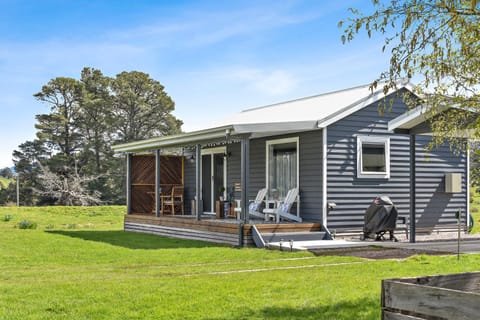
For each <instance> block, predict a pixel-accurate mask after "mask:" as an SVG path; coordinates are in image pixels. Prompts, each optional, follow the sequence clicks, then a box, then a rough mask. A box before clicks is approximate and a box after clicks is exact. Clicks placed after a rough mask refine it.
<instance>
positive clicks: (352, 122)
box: [327, 99, 410, 229]
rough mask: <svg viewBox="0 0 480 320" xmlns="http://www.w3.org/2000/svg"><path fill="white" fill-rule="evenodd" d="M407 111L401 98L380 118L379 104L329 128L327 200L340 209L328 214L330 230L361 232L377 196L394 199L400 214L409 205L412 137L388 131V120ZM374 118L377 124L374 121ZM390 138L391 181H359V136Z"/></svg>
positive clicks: (404, 212)
mask: <svg viewBox="0 0 480 320" xmlns="http://www.w3.org/2000/svg"><path fill="white" fill-rule="evenodd" d="M406 110H407V108H406V106H405V105H404V104H403V102H402V101H401V99H397V100H395V102H394V104H393V108H392V111H391V112H390V113H385V114H384V116H380V115H379V113H378V107H377V105H376V104H374V105H370V106H367V107H366V108H364V109H362V110H360V111H358V112H355V113H354V114H352V115H350V116H348V117H346V118H344V119H342V120H340V121H338V122H336V123H334V124H333V125H331V126H329V127H328V128H327V133H328V146H327V150H328V155H327V157H328V160H327V171H328V173H327V175H328V183H327V186H328V187H327V190H328V194H327V198H328V201H329V202H335V203H336V204H337V207H336V208H335V209H334V210H332V211H331V212H330V213H329V217H328V226H329V228H330V229H342V228H344V229H362V228H363V219H364V214H365V210H366V209H367V208H368V206H369V205H370V204H371V203H372V201H373V199H374V198H375V197H376V196H377V195H381V194H386V195H388V196H390V197H391V199H392V201H393V202H394V203H395V205H396V206H397V208H398V210H399V213H400V214H403V215H406V214H408V212H409V203H410V167H409V161H410V148H409V143H410V140H409V137H408V136H402V135H393V134H391V133H389V132H388V129H387V125H388V121H389V120H391V119H393V118H395V117H397V116H399V115H400V114H402V113H404V112H405V111H406ZM372 119H374V121H372ZM358 135H377V136H388V137H390V179H359V178H357V136H358Z"/></svg>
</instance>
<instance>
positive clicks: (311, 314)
mask: <svg viewBox="0 0 480 320" xmlns="http://www.w3.org/2000/svg"><path fill="white" fill-rule="evenodd" d="M312 299H313V298H312ZM379 300H380V299H375V298H362V299H357V300H354V301H340V302H338V303H333V304H329V305H321V306H317V307H302V306H299V307H278V306H274V307H266V308H263V309H260V310H243V311H242V313H241V314H238V315H236V316H235V318H237V319H251V318H254V319H274V320H287V319H380V317H381V307H380V301H379ZM237 316H238V317H237ZM214 319H217V320H218V319H225V320H226V319H227V318H214Z"/></svg>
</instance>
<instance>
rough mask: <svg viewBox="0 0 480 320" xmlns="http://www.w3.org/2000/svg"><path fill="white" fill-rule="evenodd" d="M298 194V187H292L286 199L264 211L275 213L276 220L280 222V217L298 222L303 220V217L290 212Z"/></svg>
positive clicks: (265, 212)
mask: <svg viewBox="0 0 480 320" xmlns="http://www.w3.org/2000/svg"><path fill="white" fill-rule="evenodd" d="M297 196H298V188H293V189H290V190H288V193H287V195H286V196H285V200H283V201H282V202H281V203H280V205H279V206H278V207H277V208H275V209H270V208H267V209H264V210H263V213H264V214H265V215H267V216H268V215H275V221H276V222H277V223H279V222H280V218H283V219H287V220H292V221H296V222H302V218H300V217H299V216H297V215H293V214H291V213H290V209H291V208H292V205H293V203H294V202H295V201H296V200H297Z"/></svg>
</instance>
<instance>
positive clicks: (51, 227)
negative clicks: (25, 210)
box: [45, 223, 55, 230]
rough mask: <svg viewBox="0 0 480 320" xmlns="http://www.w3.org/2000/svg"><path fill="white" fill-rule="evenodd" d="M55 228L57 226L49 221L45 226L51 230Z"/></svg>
mask: <svg viewBox="0 0 480 320" xmlns="http://www.w3.org/2000/svg"><path fill="white" fill-rule="evenodd" d="M53 228H55V226H54V225H53V224H51V223H49V224H47V225H46V226H45V229H47V230H50V229H53Z"/></svg>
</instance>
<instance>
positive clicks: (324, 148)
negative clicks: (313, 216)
mask: <svg viewBox="0 0 480 320" xmlns="http://www.w3.org/2000/svg"><path fill="white" fill-rule="evenodd" d="M327 138H328V135H327V127H325V128H323V129H322V140H323V141H322V144H323V146H322V207H323V208H322V209H323V210H322V211H323V214H322V224H323V226H324V227H325V228H326V227H327V221H328V220H327V219H328V203H327V201H328V194H327V183H328V172H327V161H328V157H327V152H328V150H327V143H328V140H327Z"/></svg>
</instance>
